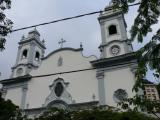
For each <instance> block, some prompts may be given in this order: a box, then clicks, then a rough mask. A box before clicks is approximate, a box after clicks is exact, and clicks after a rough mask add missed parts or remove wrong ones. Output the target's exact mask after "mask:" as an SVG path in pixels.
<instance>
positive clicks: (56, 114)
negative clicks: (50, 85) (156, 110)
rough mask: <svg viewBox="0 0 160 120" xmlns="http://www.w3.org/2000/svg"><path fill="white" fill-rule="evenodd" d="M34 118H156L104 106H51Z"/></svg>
mask: <svg viewBox="0 0 160 120" xmlns="http://www.w3.org/2000/svg"><path fill="white" fill-rule="evenodd" d="M34 120H157V119H156V118H152V117H148V116H146V115H144V114H141V113H139V112H135V111H128V112H117V111H113V110H111V109H106V108H101V107H98V108H93V109H83V110H74V111H73V110H70V111H67V110H63V109H58V108H51V109H49V110H47V111H45V112H44V113H43V114H42V115H41V116H39V117H38V118H36V119H34Z"/></svg>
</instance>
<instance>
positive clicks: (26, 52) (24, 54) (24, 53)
mask: <svg viewBox="0 0 160 120" xmlns="http://www.w3.org/2000/svg"><path fill="white" fill-rule="evenodd" d="M27 54H28V50H27V49H25V50H24V51H23V53H22V59H25V58H27Z"/></svg>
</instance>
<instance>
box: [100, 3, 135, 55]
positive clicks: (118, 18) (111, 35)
mask: <svg viewBox="0 0 160 120" xmlns="http://www.w3.org/2000/svg"><path fill="white" fill-rule="evenodd" d="M114 4H115V1H114V0H112V2H111V3H110V5H109V6H107V7H106V8H105V10H104V11H103V12H102V13H101V14H100V15H99V18H98V20H99V23H100V27H101V36H102V43H101V45H100V51H101V57H102V58H109V57H114V56H117V55H122V54H126V53H129V52H131V51H132V46H131V44H130V42H129V40H128V38H127V31H126V27H127V25H126V22H125V20H124V15H123V12H122V11H121V10H120V9H114V8H113V5H114Z"/></svg>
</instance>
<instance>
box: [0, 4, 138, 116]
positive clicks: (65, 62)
mask: <svg viewBox="0 0 160 120" xmlns="http://www.w3.org/2000/svg"><path fill="white" fill-rule="evenodd" d="M98 21H99V24H100V28H101V44H100V46H99V48H97V49H99V50H100V52H101V55H100V57H99V58H97V57H96V56H90V57H85V56H84V55H83V47H82V45H80V48H70V47H61V48H59V49H57V50H55V51H53V52H51V53H50V54H48V55H44V53H45V49H46V47H45V44H44V41H43V40H41V38H40V33H39V32H38V31H37V29H34V30H32V31H30V32H29V33H28V35H27V37H24V36H23V37H22V38H21V40H20V42H19V47H18V52H17V58H16V60H15V61H16V62H15V65H14V66H13V67H12V68H11V69H12V73H11V76H10V78H9V79H5V80H1V81H0V83H1V84H2V85H3V88H2V96H3V97H4V98H5V99H11V100H12V101H13V103H14V104H16V105H18V106H19V107H20V108H21V109H23V110H24V111H25V112H26V113H27V114H28V115H30V116H31V117H33V116H35V115H38V114H40V113H41V112H42V111H43V110H45V109H46V108H48V107H59V108H64V109H78V108H88V107H93V106H101V105H107V106H113V107H117V103H118V102H121V101H123V100H124V99H125V98H127V97H133V95H134V94H135V93H133V92H132V88H133V85H134V84H135V80H136V78H135V71H136V68H137V59H136V57H135V53H134V52H133V48H132V45H131V42H130V40H129V39H128V38H127V31H126V27H127V25H126V22H125V19H124V15H123V13H122V11H121V10H118V9H116V10H115V9H113V4H110V5H109V6H107V7H106V8H105V9H104V11H103V12H101V13H100V15H99V17H98ZM63 42H64V40H62V41H61V44H62V45H63Z"/></svg>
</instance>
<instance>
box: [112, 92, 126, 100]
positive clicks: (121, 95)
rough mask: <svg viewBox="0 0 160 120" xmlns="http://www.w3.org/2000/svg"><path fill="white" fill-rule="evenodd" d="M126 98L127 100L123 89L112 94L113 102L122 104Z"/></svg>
mask: <svg viewBox="0 0 160 120" xmlns="http://www.w3.org/2000/svg"><path fill="white" fill-rule="evenodd" d="M127 98H128V94H127V92H126V91H125V90H123V89H118V90H116V91H115V92H114V94H113V99H114V101H115V102H122V101H124V100H125V99H127Z"/></svg>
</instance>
